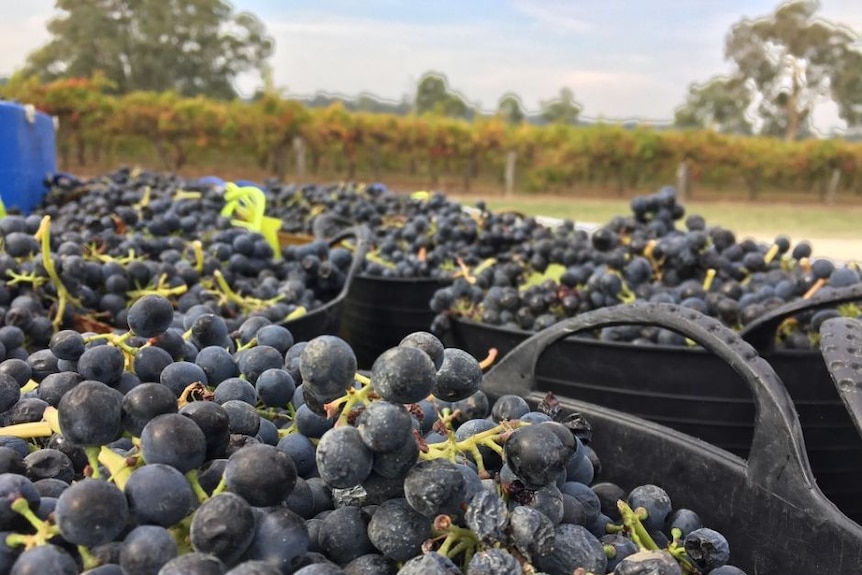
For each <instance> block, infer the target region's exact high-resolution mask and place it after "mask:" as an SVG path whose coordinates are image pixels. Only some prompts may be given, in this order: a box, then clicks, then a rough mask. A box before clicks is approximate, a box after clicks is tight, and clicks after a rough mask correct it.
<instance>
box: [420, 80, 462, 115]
mask: <svg viewBox="0 0 862 575" xmlns="http://www.w3.org/2000/svg"><path fill="white" fill-rule="evenodd" d="M415 110H416V113H417V114H435V115H438V116H448V117H451V118H464V117H466V116H468V115H470V114H469V112H470V107H469V106H468V105H467V102H465V101H464V98H462V97H461V96H460V95H458V94H455V93H453V92H450V91H449V86H448V85H447V82H446V78H445V77H444V76H443V75H442V74H439V73H437V72H428V73H426V74H424V75H423V76H422V79H421V80H419V84H418V85H417V87H416V101H415Z"/></svg>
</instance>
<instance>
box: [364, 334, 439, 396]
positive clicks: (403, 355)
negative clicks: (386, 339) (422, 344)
mask: <svg viewBox="0 0 862 575" xmlns="http://www.w3.org/2000/svg"><path fill="white" fill-rule="evenodd" d="M436 382H437V376H436V370H435V369H434V363H433V362H432V361H431V358H430V357H429V356H428V354H427V353H425V352H424V351H422V350H420V349H418V348H415V347H393V348H391V349H388V350H386V351H385V352H383V353H382V354H381V355H380V356H379V357H378V358H377V359H376V360H375V361H374V364H373V365H372V366H371V387H372V388H374V391H375V392H377V393H378V394H379V395H380V396H381V397H382V398H383V399H385V400H387V401H391V402H394V403H415V402H417V401H421V400H422V399H424V398H426V397H427V396H428V394H430V393H431V390H432V389H433V388H434V385H435V384H436Z"/></svg>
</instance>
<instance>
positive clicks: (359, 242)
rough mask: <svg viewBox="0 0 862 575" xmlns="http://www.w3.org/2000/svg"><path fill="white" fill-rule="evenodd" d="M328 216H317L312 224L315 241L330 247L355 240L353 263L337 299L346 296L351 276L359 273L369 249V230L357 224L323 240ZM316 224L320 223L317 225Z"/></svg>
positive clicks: (351, 279)
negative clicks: (319, 240)
mask: <svg viewBox="0 0 862 575" xmlns="http://www.w3.org/2000/svg"><path fill="white" fill-rule="evenodd" d="M330 217H333V218H334V217H335V216H330V215H329V214H324V215H321V216H318V217H317V218H315V219H314V222H312V227H313V228H314V237H315V238H316V239H322V240H324V241H325V242H327V243H328V244H329V245H330V246H335V245H338V243H339V242H341V241H343V240H346V239H348V238H353V239H354V240H356V248H355V249H354V250H353V261H352V262H350V268H348V270H347V276H346V277H345V278H344V288H343V289H342V291H341V294H340V296H339V297H341V296H344V295H346V294H347V291H348V290H349V289H350V284H351V282H352V281H353V276H355V275H356V274H357V273H359V268H360V267H362V263H363V261H365V255H366V254H367V253H368V250H370V249H371V235H372V234H371V228H369V227H368V226H367V225H365V224H357V225H353V226H351V227H349V228H346V229H343V230H340V231H339V232H338V233H336V234H335V235H333V236H331V237H329V238H324V237H323V233H324V232H323V230H325V229H326V226H327V222H328V221H331V220H329V218H330ZM318 222H320V223H319V224H318Z"/></svg>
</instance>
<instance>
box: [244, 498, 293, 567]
mask: <svg viewBox="0 0 862 575" xmlns="http://www.w3.org/2000/svg"><path fill="white" fill-rule="evenodd" d="M255 513H256V515H257V521H256V524H255V525H256V527H255V530H254V536H253V538H252V541H251V545H249V547H248V549H246V552H245V555H244V557H243V558H244V559H246V560H258V561H266V562H268V563H270V564H272V565H275V566H276V567H278V568H280V569H281V571H282V572H283V573H291V572H293V571H294V570H295V569H296V567H297V566H298V565H299V564H300V562H301V561H302V558H303V557H304V556H305V554H306V553H307V552H308V546H309V538H308V528H307V527H306V526H305V521H304V520H303V519H302V517H300V516H299V515H297V514H296V513H294V512H293V511H291V510H290V509H287V508H286V507H273V508H270V509H267V510H256V511H255Z"/></svg>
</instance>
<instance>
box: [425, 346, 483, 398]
mask: <svg viewBox="0 0 862 575" xmlns="http://www.w3.org/2000/svg"><path fill="white" fill-rule="evenodd" d="M436 379H437V381H436V384H435V385H434V388H433V390H432V393H433V394H434V397H437V398H439V399H442V400H443V401H459V400H463V399H466V398H468V397H470V396H471V395H472V394H474V393H476V391H478V390H479V385H480V384H481V383H482V368H481V366H480V365H479V362H478V361H477V360H476V358H474V357H473V356H472V355H470V354H469V353H467V352H465V351H463V350H460V349H457V348H454V347H451V348H446V349H445V350H444V352H443V363H442V365H441V366H440V368H439V369H438V370H437V378H436Z"/></svg>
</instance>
